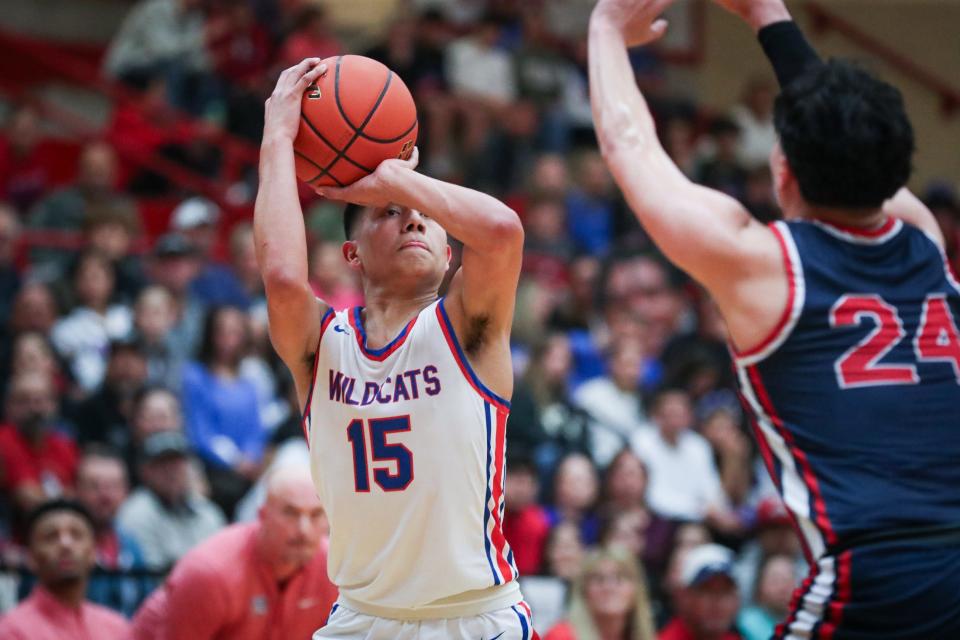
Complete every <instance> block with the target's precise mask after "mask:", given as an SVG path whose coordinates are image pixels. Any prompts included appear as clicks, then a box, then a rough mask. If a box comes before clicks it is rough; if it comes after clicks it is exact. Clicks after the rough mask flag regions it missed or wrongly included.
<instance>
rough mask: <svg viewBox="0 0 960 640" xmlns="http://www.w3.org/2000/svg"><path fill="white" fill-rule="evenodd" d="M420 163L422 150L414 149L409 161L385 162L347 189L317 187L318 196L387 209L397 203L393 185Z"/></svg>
mask: <svg viewBox="0 0 960 640" xmlns="http://www.w3.org/2000/svg"><path fill="white" fill-rule="evenodd" d="M419 161H420V150H419V149H418V148H417V147H414V148H413V153H412V154H410V159H409V160H399V159H390V160H384V161H383V162H381V163H380V164H379V165H378V166H377V170H376V171H374V172H373V173H371V174H370V175H368V176H366V177H364V178H360V179H359V180H357V181H356V182H354V183H353V184H351V185H350V186H347V187H317V188H316V189H314V191H316V192H317V193H318V194H320V195H321V196H323V197H324V198H328V199H330V200H342V201H343V202H352V203H353V204H359V205H361V206H364V207H375V208H380V207H385V206H387V205H388V204H390V203H391V202H395V200H394V198H393V196H394V188H393V185H395V184H397V180H402V179H403V172H406V171H413V170H414V169H416V168H417V163H418V162H419Z"/></svg>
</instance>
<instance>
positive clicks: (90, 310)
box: [50, 251, 133, 394]
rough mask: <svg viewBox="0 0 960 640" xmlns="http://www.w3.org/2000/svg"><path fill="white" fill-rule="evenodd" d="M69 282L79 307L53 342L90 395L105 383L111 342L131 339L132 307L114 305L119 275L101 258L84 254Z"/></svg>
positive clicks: (60, 323) (60, 324)
mask: <svg viewBox="0 0 960 640" xmlns="http://www.w3.org/2000/svg"><path fill="white" fill-rule="evenodd" d="M70 279H71V282H72V284H73V291H74V292H75V294H76V306H75V307H74V308H73V310H72V311H71V312H70V314H69V315H67V316H66V317H65V318H63V319H62V320H59V321H58V322H57V324H56V325H55V326H54V327H53V331H52V333H51V334H50V339H51V341H52V342H53V346H54V347H56V349H57V352H58V353H59V354H60V355H61V356H63V357H64V358H65V359H66V360H67V362H68V363H69V364H70V371H71V373H72V374H73V377H74V378H75V379H76V381H77V384H78V385H79V387H80V389H81V390H82V391H83V392H84V393H85V394H89V393H92V392H93V391H94V390H95V389H96V388H97V387H98V386H99V385H100V383H101V382H102V381H103V377H104V374H105V373H106V368H107V358H106V355H107V352H108V347H109V345H110V342H111V341H112V340H120V339H123V338H127V337H129V335H130V333H131V331H132V329H133V317H132V314H131V313H130V308H129V307H126V306H123V305H119V304H113V303H112V298H113V294H114V290H115V286H116V274H115V272H114V270H113V264H112V263H111V262H110V261H109V260H108V259H107V258H106V257H104V256H103V255H102V254H100V253H96V252H93V251H88V252H86V253H83V254H81V255H80V257H79V258H78V259H77V262H76V263H75V265H74V267H73V269H72V273H71V275H70Z"/></svg>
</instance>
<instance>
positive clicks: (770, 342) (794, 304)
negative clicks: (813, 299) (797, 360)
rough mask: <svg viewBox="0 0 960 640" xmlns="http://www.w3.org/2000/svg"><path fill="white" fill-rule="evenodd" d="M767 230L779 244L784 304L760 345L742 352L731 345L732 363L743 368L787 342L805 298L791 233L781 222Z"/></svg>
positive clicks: (800, 266)
mask: <svg viewBox="0 0 960 640" xmlns="http://www.w3.org/2000/svg"><path fill="white" fill-rule="evenodd" d="M770 230H771V231H773V235H774V236H775V237H776V238H777V242H779V243H780V252H781V255H782V257H783V265H784V267H785V268H786V273H787V304H786V306H785V307H784V309H783V313H782V314H781V316H780V320H778V321H777V324H776V325H775V326H774V328H773V329H772V330H771V331H770V333H769V335H767V337H766V338H764V339H763V340H762V341H761V342H760V344H758V345H757V346H755V347H753V348H751V349H747V350H746V351H743V352H738V351H737V350H736V348H735V347H734V346H733V344H732V343H731V344H730V351H731V353H732V354H733V358H734V360H735V361H736V362H737V364H740V365H742V366H751V365H754V364H757V363H758V362H760V361H761V360H764V359H766V358H768V357H769V356H770V355H772V354H773V352H774V351H776V350H777V349H779V348H780V346H781V345H782V344H783V343H784V342H786V340H787V338H788V337H790V334H791V333H792V332H793V328H794V327H795V326H796V324H797V320H799V319H800V312H801V311H802V310H803V304H804V300H805V298H806V289H805V285H804V279H803V265H802V264H801V263H800V255H799V253H798V252H797V246H796V244H795V243H794V241H793V235H792V234H791V233H790V229H789V227H788V226H787V225H786V223H784V222H775V223H773V224H771V225H770Z"/></svg>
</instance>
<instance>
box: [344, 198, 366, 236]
mask: <svg viewBox="0 0 960 640" xmlns="http://www.w3.org/2000/svg"><path fill="white" fill-rule="evenodd" d="M366 209H367V208H366V207H364V206H361V205H359V204H353V203H352V202H351V203H348V204H347V206H346V207H345V208H344V210H343V235H344V236H345V237H346V238H347V240H353V233H354V231H356V230H357V223H358V222H360V218H361V216H363V212H364V211H366Z"/></svg>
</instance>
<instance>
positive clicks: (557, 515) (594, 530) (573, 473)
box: [547, 453, 600, 545]
mask: <svg viewBox="0 0 960 640" xmlns="http://www.w3.org/2000/svg"><path fill="white" fill-rule="evenodd" d="M598 492H599V480H598V478H597V469H596V467H594V466H593V462H591V461H590V458H588V457H587V456H585V455H583V454H582V453H571V454H568V455H567V456H566V457H565V458H563V460H561V461H560V464H559V465H558V466H557V472H556V474H555V476H554V479H553V504H552V505H551V506H550V507H548V508H547V515H548V517H549V518H550V525H551V526H556V525H557V524H558V523H560V522H570V523H573V524H574V525H576V526H577V527H579V529H580V535H581V537H582V539H583V542H584V543H585V544H587V545H592V544H595V543H596V542H597V541H598V540H599V539H600V520H599V519H598V518H597V516H596V514H595V513H594V511H593V510H594V506H595V505H596V502H597V494H598Z"/></svg>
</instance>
